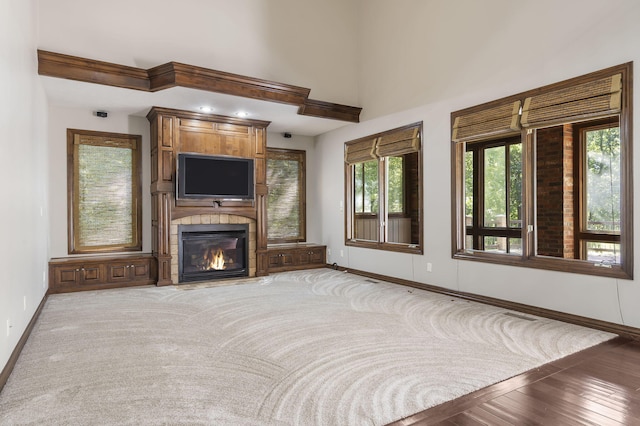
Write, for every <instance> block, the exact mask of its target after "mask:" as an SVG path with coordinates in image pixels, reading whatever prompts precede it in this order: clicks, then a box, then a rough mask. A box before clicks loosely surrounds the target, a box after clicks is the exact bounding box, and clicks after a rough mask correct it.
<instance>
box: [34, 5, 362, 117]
mask: <svg viewBox="0 0 640 426" xmlns="http://www.w3.org/2000/svg"><path fill="white" fill-rule="evenodd" d="M39 3H40V5H39V6H40V13H41V15H42V16H46V20H43V21H42V23H41V25H40V46H39V47H40V49H44V50H51V51H54V52H58V53H64V54H69V55H75V56H80V57H84V58H92V59H98V60H102V61H107V62H114V63H117V64H122V65H130V66H135V67H140V68H145V69H146V68H151V67H154V66H157V65H161V64H164V63H167V62H169V61H176V62H182V63H185V64H191V65H197V66H201V67H205V68H212V69H216V70H220V71H226V72H232V73H236V74H242V75H247V76H251V77H257V78H264V79H267V80H274V81H279V82H283V83H287V84H292V85H297V86H302V87H308V88H311V89H312V91H311V98H313V99H322V100H324V101H329V102H337V103H343V104H347V105H357V89H358V87H357V71H358V70H357V41H358V40H357V37H356V34H357V28H356V26H355V25H354V22H357V15H356V13H357V2H356V0H323V1H315V0H233V1H229V0H182V1H180V2H176V1H173V0H135V1H131V0H110V1H109V3H108V4H107V3H104V4H100V6H99V7H97V6H96V4H95V3H94V2H91V1H78V0H56V1H51V0H39Z"/></svg>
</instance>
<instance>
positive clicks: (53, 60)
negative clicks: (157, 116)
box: [38, 50, 362, 123]
mask: <svg viewBox="0 0 640 426" xmlns="http://www.w3.org/2000/svg"><path fill="white" fill-rule="evenodd" d="M38 74H39V75H44V76H48V77H57V78H64V79H67V80H76V81H82V82H86V83H96V84H103V85H106V86H113V87H121V88H125V89H133V90H142V91H146V92H157V91H159V90H164V89H168V88H171V87H187V88H191V89H199V90H205V91H208V92H215V93H224V94H227V95H232V96H240V97H244V98H251V99H257V100H261V101H267V102H278V103H284V104H288V105H295V106H297V107H298V114H300V115H306V116H310V117H318V118H329V119H333V120H341V121H348V122H351V123H358V122H359V121H360V112H361V111H362V108H360V107H353V106H348V105H340V104H335V103H331V102H324V101H318V100H313V99H309V93H310V92H311V89H307V88H304V87H298V86H292V85H289V84H284V83H278V82H275V81H269V80H262V79H259V78H253V77H247V76H243V75H238V74H231V73H227V72H223V71H216V70H212V69H209V68H202V67H196V66H193V65H187V64H181V63H178V62H169V63H166V64H164V65H159V66H157V67H153V68H150V69H148V70H145V69H142V68H135V67H129V66H126V65H118V64H112V63H110V62H103V61H97V60H94V59H86V58H80V57H77V56H70V55H64V54H61V53H55V52H48V51H45V50H38Z"/></svg>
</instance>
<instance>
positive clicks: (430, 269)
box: [427, 262, 433, 272]
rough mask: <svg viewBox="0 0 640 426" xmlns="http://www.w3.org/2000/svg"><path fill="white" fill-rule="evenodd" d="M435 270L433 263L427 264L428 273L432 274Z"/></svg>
mask: <svg viewBox="0 0 640 426" xmlns="http://www.w3.org/2000/svg"><path fill="white" fill-rule="evenodd" d="M432 270H433V268H432V265H431V263H430V262H429V263H427V272H431V271H432Z"/></svg>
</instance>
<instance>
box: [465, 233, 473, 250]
mask: <svg viewBox="0 0 640 426" xmlns="http://www.w3.org/2000/svg"><path fill="white" fill-rule="evenodd" d="M464 248H465V250H472V249H473V235H467V236H466V238H465V241H464Z"/></svg>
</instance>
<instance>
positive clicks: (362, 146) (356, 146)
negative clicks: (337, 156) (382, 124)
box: [344, 137, 377, 164]
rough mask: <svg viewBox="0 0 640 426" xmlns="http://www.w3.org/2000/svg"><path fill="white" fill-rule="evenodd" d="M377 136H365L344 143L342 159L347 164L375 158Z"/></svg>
mask: <svg viewBox="0 0 640 426" xmlns="http://www.w3.org/2000/svg"><path fill="white" fill-rule="evenodd" d="M376 142H377V138H374V137H367V138H365V139H358V140H355V141H352V142H347V143H346V144H345V145H344V161H345V162H346V163H348V164H356V163H363V162H365V161H370V160H373V159H375V158H376Z"/></svg>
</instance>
